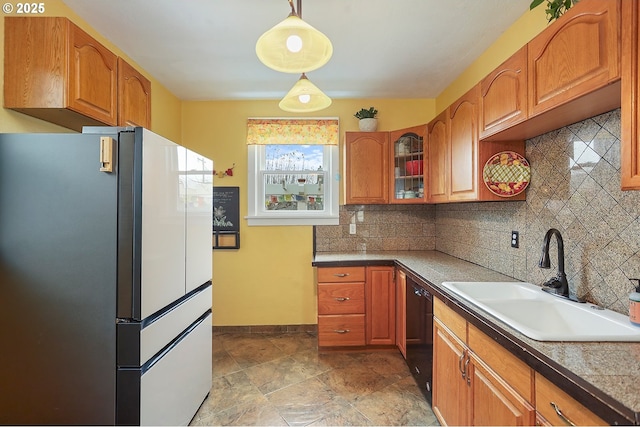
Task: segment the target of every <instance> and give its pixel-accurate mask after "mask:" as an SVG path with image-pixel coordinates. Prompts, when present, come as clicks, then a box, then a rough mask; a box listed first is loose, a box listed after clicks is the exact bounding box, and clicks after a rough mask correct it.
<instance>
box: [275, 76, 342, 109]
mask: <svg viewBox="0 0 640 427" xmlns="http://www.w3.org/2000/svg"><path fill="white" fill-rule="evenodd" d="M329 105H331V98H329V97H328V96H327V95H325V94H324V93H322V91H321V90H320V89H318V87H317V86H316V85H314V84H313V83H311V82H310V81H309V79H308V78H307V76H306V75H305V74H304V73H302V76H300V79H299V80H298V81H297V82H296V84H295V85H294V86H293V87H292V88H291V90H290V91H289V93H287V94H286V95H285V97H284V98H282V101H280V103H279V104H278V106H279V107H280V109H281V110H284V111H289V112H291V113H307V112H312V111H319V110H324V109H325V108H327V107H328V106H329Z"/></svg>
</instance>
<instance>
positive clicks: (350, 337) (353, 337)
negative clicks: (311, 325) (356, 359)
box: [318, 314, 364, 347]
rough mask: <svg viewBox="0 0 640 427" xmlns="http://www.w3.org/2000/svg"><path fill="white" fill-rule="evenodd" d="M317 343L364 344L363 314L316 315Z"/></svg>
mask: <svg viewBox="0 0 640 427" xmlns="http://www.w3.org/2000/svg"><path fill="white" fill-rule="evenodd" d="M318 345H319V346H320V347H333V346H357V345H364V314H345V315H337V316H336V315H330V316H318Z"/></svg>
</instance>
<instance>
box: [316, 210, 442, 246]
mask: <svg viewBox="0 0 640 427" xmlns="http://www.w3.org/2000/svg"><path fill="white" fill-rule="evenodd" d="M435 212H436V207H435V205H348V206H340V225H323V226H316V227H315V249H316V252H345V251H349V252H353V251H359V252H364V251H417V250H433V249H435V248H436V221H435V218H436V216H435ZM350 224H355V225H356V233H355V234H349V226H350Z"/></svg>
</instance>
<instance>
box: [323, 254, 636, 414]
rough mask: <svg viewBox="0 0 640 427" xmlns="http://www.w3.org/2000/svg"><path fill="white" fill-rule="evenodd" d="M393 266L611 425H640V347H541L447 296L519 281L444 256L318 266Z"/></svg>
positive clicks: (372, 257) (331, 260)
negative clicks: (456, 286)
mask: <svg viewBox="0 0 640 427" xmlns="http://www.w3.org/2000/svg"><path fill="white" fill-rule="evenodd" d="M379 263H389V264H391V263H393V264H395V265H397V266H399V267H400V268H402V269H403V270H405V271H406V272H407V273H408V274H409V275H410V276H412V277H414V279H418V280H419V281H423V282H424V283H423V284H426V285H427V286H428V287H430V288H432V290H433V291H435V292H434V294H435V295H436V296H437V297H439V298H442V299H445V300H447V302H448V305H449V306H450V307H452V308H454V309H455V310H456V311H458V312H459V313H461V314H462V315H463V316H464V317H466V318H467V320H469V321H470V322H472V323H473V324H475V325H476V326H478V327H479V328H480V329H481V330H483V331H484V332H485V333H487V335H489V336H491V337H492V338H493V339H494V340H495V341H497V342H499V343H500V344H502V345H503V346H504V347H506V348H507V349H509V350H510V351H511V352H512V353H514V354H515V355H516V356H518V357H520V358H521V359H522V360H524V361H525V362H527V363H528V364H529V365H530V366H531V367H532V368H534V369H535V370H536V371H538V372H540V373H542V374H543V375H545V376H546V377H547V378H549V379H550V380H551V381H552V382H554V383H556V385H558V386H559V387H561V388H562V389H564V390H565V391H566V392H567V393H568V394H570V395H572V396H573V397H574V398H575V399H576V400H578V401H580V402H582V403H583V404H584V405H585V406H587V407H588V408H589V409H590V410H592V411H593V412H594V413H596V414H597V415H599V416H600V417H601V418H602V419H604V420H605V421H607V422H609V423H611V424H636V425H638V424H640V343H622V342H541V341H536V340H532V339H530V338H528V337H526V336H525V335H523V334H521V333H520V332H518V331H516V330H515V329H513V328H511V327H510V326H509V325H508V324H505V323H503V322H501V321H500V320H498V319H496V318H494V317H493V316H491V315H489V314H487V313H485V312H484V311H483V310H481V309H478V308H477V307H475V306H473V305H471V304H469V303H466V302H465V301H464V300H461V299H459V298H457V297H456V296H454V295H452V294H450V293H448V292H447V290H446V289H444V288H442V286H441V284H442V282H445V281H475V282H486V281H516V280H515V279H513V278H512V277H509V276H505V275H503V274H500V273H498V272H495V271H493V270H490V269H487V268H484V267H481V266H479V265H476V264H473V263H470V262H467V261H463V260H461V259H459V258H455V257H453V256H450V255H447V254H444V253H442V252H438V251H397V252H396V251H394V252H352V253H317V254H316V255H315V258H314V260H313V265H314V266H327V267H330V266H348V265H376V264H379Z"/></svg>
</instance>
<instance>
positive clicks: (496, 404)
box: [433, 299, 536, 426]
mask: <svg viewBox="0 0 640 427" xmlns="http://www.w3.org/2000/svg"><path fill="white" fill-rule="evenodd" d="M434 314H435V319H434V343H433V347H434V350H433V351H434V354H433V412H434V413H435V414H436V416H437V417H438V420H439V421H440V423H442V424H443V425H512V426H521V425H533V424H534V423H535V415H536V413H535V409H534V407H533V405H532V404H531V403H530V402H531V398H530V397H529V396H530V395H531V390H532V384H533V373H532V371H531V369H530V368H528V367H525V372H524V375H523V374H522V373H520V374H518V375H516V378H517V379H518V381H520V378H519V377H522V376H525V377H526V376H527V375H526V374H527V373H528V377H529V378H528V384H529V390H528V393H525V396H523V395H521V394H520V393H519V392H518V391H517V390H516V389H515V388H514V387H513V385H512V384H510V382H508V381H510V378H507V379H505V377H503V376H501V375H499V374H498V373H496V371H495V370H494V365H491V366H490V365H489V364H488V363H487V362H486V361H485V360H483V359H482V358H481V357H480V355H479V354H477V353H475V352H474V350H473V349H474V347H470V346H469V344H470V343H474V342H482V341H484V342H489V341H490V340H489V339H488V337H486V335H484V334H483V333H482V332H481V331H479V330H478V329H475V328H473V327H472V325H468V324H467V322H466V321H465V320H464V319H463V318H462V317H461V316H459V315H458V314H456V313H455V312H453V310H451V309H449V308H448V307H447V306H446V305H445V304H444V303H442V301H440V300H438V299H436V300H434ZM449 325H451V329H449ZM454 331H455V332H454ZM475 335H482V336H479V337H475ZM485 338H486V339H485ZM494 344H495V343H494ZM489 347H490V348H489V349H486V348H483V350H484V351H485V352H486V354H488V355H489V358H490V359H494V360H495V361H497V363H498V365H496V368H498V369H501V366H500V365H503V364H505V365H510V366H516V365H518V364H517V363H514V362H513V361H512V360H511V359H516V358H515V356H513V355H512V354H511V353H509V352H508V351H506V350H504V349H503V348H501V347H500V346H499V345H498V344H495V345H494V346H491V345H490V346H489ZM516 360H517V359H516ZM505 373H506V374H507V375H509V376H511V373H510V372H508V371H506V370H505ZM505 376H506V375H505ZM525 383H526V381H525Z"/></svg>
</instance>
